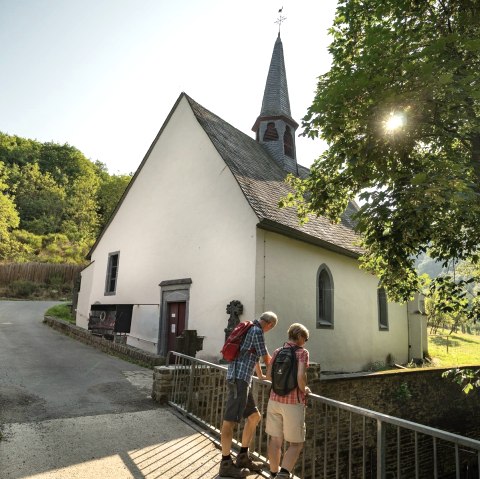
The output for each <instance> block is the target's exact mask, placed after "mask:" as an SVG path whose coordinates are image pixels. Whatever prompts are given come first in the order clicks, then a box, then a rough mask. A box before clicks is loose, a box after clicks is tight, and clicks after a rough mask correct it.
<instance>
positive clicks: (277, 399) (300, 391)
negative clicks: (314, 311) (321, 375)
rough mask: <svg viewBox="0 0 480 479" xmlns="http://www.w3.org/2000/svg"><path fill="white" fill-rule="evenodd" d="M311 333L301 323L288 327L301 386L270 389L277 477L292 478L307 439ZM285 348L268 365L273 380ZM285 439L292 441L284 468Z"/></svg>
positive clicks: (269, 429) (272, 456)
mask: <svg viewBox="0 0 480 479" xmlns="http://www.w3.org/2000/svg"><path fill="white" fill-rule="evenodd" d="M308 336H309V333H308V329H307V328H306V327H305V326H303V325H302V324H300V323H294V324H292V325H291V326H290V327H289V328H288V342H287V343H285V344H284V346H283V347H291V348H297V349H296V351H295V354H296V359H297V366H298V370H297V383H298V387H296V388H294V389H293V390H292V391H290V392H289V393H288V394H287V395H285V396H280V395H278V394H276V393H275V391H274V390H273V388H272V390H271V392H270V398H269V401H268V406H267V424H266V428H265V430H266V432H267V434H268V435H269V436H270V444H269V446H268V458H269V461H270V473H271V475H272V477H276V479H280V478H282V479H284V478H290V473H291V471H292V470H293V468H294V466H295V463H296V461H297V459H298V456H299V455H300V452H301V451H302V448H303V444H304V442H305V405H306V396H307V394H309V393H310V389H309V388H308V386H307V368H308V364H309V363H308V358H309V354H308V351H307V350H306V349H305V348H304V345H305V343H306V342H307V341H308ZM281 349H282V348H278V349H276V350H275V352H274V353H273V355H272V360H271V361H270V364H269V365H268V369H267V379H269V380H270V381H271V380H272V364H273V363H274V361H275V358H276V356H277V354H278V352H279V351H280V350H281ZM284 440H285V441H287V442H288V443H289V446H288V449H287V450H286V451H285V454H284V456H283V461H282V463H281V468H280V459H281V455H282V445H283V441H284Z"/></svg>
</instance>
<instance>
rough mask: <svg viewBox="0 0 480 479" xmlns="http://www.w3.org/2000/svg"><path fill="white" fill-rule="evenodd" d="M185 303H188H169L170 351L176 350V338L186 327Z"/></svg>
mask: <svg viewBox="0 0 480 479" xmlns="http://www.w3.org/2000/svg"><path fill="white" fill-rule="evenodd" d="M185 304H186V303H168V308H167V327H168V333H167V334H168V351H174V350H175V338H176V337H177V336H180V335H181V334H182V333H183V330H184V329H185Z"/></svg>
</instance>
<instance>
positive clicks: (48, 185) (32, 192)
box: [11, 163, 66, 235]
mask: <svg viewBox="0 0 480 479" xmlns="http://www.w3.org/2000/svg"><path fill="white" fill-rule="evenodd" d="M11 177H12V183H13V184H12V190H13V191H14V192H15V203H16V205H17V209H18V212H19V214H20V218H21V221H20V227H21V228H23V229H25V230H27V231H30V232H31V233H34V234H37V235H43V234H49V233H58V232H59V231H60V228H61V224H62V219H63V216H64V209H65V198H66V192H65V189H64V188H63V187H61V186H59V185H58V184H57V183H56V181H55V180H54V178H53V177H52V175H51V174H50V173H48V172H46V173H42V172H41V171H40V167H39V166H38V163H29V164H26V165H24V166H23V167H21V168H20V167H18V165H14V166H13V167H12V169H11Z"/></svg>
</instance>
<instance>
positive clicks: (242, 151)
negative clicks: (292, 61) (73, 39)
mask: <svg viewBox="0 0 480 479" xmlns="http://www.w3.org/2000/svg"><path fill="white" fill-rule="evenodd" d="M183 95H185V97H186V99H187V101H188V102H189V104H190V106H191V107H192V110H193V113H194V115H195V117H196V119H197V120H198V122H199V123H200V125H201V126H202V128H203V129H204V131H205V132H206V134H207V135H208V137H209V138H210V140H211V141H212V143H213V145H214V146H215V148H216V149H217V151H218V153H219V154H220V156H221V157H222V158H223V160H224V161H225V163H226V164H227V166H228V167H229V168H230V170H231V172H232V173H233V175H234V176H235V178H236V180H237V182H238V184H239V185H240V188H241V189H242V191H243V193H244V195H245V198H246V199H247V201H248V203H249V204H250V206H251V207H252V209H253V211H254V212H255V214H256V215H257V217H258V219H259V227H261V228H264V229H267V230H270V231H276V232H278V233H281V234H285V235H288V236H291V237H295V238H297V239H300V240H303V241H307V242H309V243H313V244H317V245H320V246H323V247H325V248H327V249H331V250H334V251H336V252H338V253H342V254H346V255H348V256H353V257H358V256H359V255H360V254H361V253H362V252H363V251H362V249H361V248H360V247H359V246H357V243H358V240H359V237H358V235H356V234H355V233H354V231H353V230H352V227H353V221H352V219H351V216H352V215H353V214H354V213H355V211H356V210H357V208H358V207H357V206H356V205H355V204H353V203H350V204H349V206H348V208H347V211H346V212H345V213H344V215H343V217H342V221H341V222H340V223H339V224H332V223H331V222H330V221H329V220H327V219H326V218H324V217H316V216H312V217H311V218H310V221H308V222H307V223H306V224H304V225H300V224H299V222H298V218H297V215H296V211H295V209H293V208H279V207H278V202H279V200H280V198H282V197H283V196H285V195H286V194H287V193H288V192H289V187H288V185H286V184H285V182H284V179H285V176H286V174H287V173H286V172H285V171H283V170H282V169H281V168H280V166H279V165H278V164H277V163H276V162H275V161H274V160H273V159H272V158H271V157H270V155H269V153H268V152H267V150H266V149H265V148H264V147H263V146H262V145H261V144H259V143H258V142H256V141H255V140H254V139H253V138H250V137H249V136H248V135H246V134H245V133H242V132H241V131H239V130H237V129H236V128H235V127H233V126H232V125H230V124H229V123H227V122H226V121H224V120H222V119H221V118H220V117H218V116H217V115H215V114H213V113H212V112H210V111H208V110H207V109H206V108H204V107H203V106H201V105H200V104H198V103H197V102H196V101H194V100H193V99H192V98H190V97H189V96H188V95H186V94H183ZM308 171H309V170H308V168H305V167H303V166H300V165H299V174H300V176H302V177H304V176H306V175H307V174H308Z"/></svg>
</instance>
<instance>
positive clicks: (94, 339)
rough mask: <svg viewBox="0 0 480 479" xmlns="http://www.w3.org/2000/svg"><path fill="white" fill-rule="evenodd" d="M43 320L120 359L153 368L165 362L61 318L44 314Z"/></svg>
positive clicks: (161, 358) (58, 329) (153, 355)
mask: <svg viewBox="0 0 480 479" xmlns="http://www.w3.org/2000/svg"><path fill="white" fill-rule="evenodd" d="M43 322H44V323H45V324H47V325H48V326H50V327H51V328H53V329H56V330H57V331H60V332H62V333H63V334H66V335H67V336H70V337H72V338H75V339H76V340H78V341H81V342H82V343H84V344H89V345H90V346H93V347H95V348H97V349H100V350H101V351H103V352H105V353H109V354H113V355H115V356H118V357H121V358H122V359H126V360H133V361H135V362H136V363H138V364H140V365H142V366H145V367H150V368H153V367H154V366H158V365H161V364H165V358H164V357H162V356H157V355H155V354H151V353H148V352H146V351H143V350H141V349H138V348H134V347H133V346H128V345H126V344H120V343H116V342H113V341H109V340H107V339H105V338H102V337H100V336H94V335H93V334H92V333H91V332H90V331H87V330H86V329H83V328H80V327H79V326H75V325H74V324H70V323H67V322H66V321H62V320H61V319H58V318H54V317H52V316H45V318H44V320H43Z"/></svg>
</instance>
